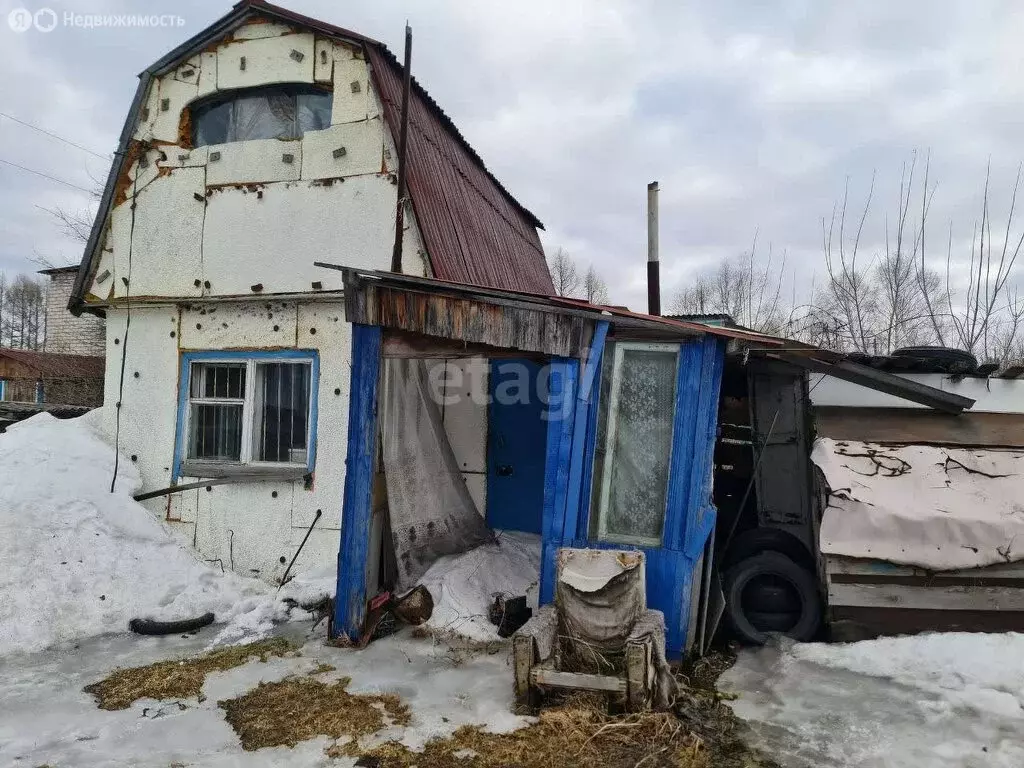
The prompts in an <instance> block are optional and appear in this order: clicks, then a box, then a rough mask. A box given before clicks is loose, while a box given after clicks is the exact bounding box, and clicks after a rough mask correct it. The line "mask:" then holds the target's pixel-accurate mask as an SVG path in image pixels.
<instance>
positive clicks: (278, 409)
mask: <svg viewBox="0 0 1024 768" xmlns="http://www.w3.org/2000/svg"><path fill="white" fill-rule="evenodd" d="M312 362H313V361H312V360H311V359H302V360H294V359H288V360H274V359H268V360H263V359H250V360H241V361H238V360H230V361H218V360H202V361H192V362H191V363H190V365H189V381H188V404H187V410H186V413H185V418H186V425H185V426H186V429H185V433H184V434H185V435H186V450H185V455H184V457H183V458H184V459H185V461H186V462H202V463H204V464H205V463H218V464H228V465H230V464H238V465H298V466H305V465H306V464H307V462H308V460H309V455H310V445H309V442H310V407H311V402H312V397H313V393H312Z"/></svg>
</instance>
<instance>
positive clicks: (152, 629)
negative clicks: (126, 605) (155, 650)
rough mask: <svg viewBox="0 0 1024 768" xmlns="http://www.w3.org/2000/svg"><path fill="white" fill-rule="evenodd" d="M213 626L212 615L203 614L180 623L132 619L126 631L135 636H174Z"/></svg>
mask: <svg viewBox="0 0 1024 768" xmlns="http://www.w3.org/2000/svg"><path fill="white" fill-rule="evenodd" d="M210 624H213V614H212V613H204V614H203V615H202V616H197V617H196V618H194V619H182V620H181V621H157V620H155V619H132V620H131V621H129V622H128V629H130V630H131V631H132V632H134V633H135V634H137V635H176V634H178V633H182V632H195V631H196V630H198V629H202V628H203V627H206V626H209V625H210Z"/></svg>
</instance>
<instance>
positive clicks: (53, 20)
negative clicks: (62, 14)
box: [33, 8, 57, 32]
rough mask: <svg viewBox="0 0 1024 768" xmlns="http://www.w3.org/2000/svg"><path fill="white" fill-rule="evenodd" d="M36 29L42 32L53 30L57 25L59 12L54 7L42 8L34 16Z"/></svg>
mask: <svg viewBox="0 0 1024 768" xmlns="http://www.w3.org/2000/svg"><path fill="white" fill-rule="evenodd" d="M33 21H34V22H35V25H36V29H38V30H39V31H40V32H53V28H54V27H56V26H57V14H56V12H54V10H53V9H52V8H40V9H39V10H38V11H36V15H35V16H34V17H33Z"/></svg>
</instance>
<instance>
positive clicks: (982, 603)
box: [828, 583, 1024, 612]
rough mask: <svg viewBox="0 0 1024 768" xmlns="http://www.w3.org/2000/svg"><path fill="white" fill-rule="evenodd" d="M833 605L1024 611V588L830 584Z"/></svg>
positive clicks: (829, 598) (829, 594) (830, 601)
mask: <svg viewBox="0 0 1024 768" xmlns="http://www.w3.org/2000/svg"><path fill="white" fill-rule="evenodd" d="M828 602H829V605H832V606H849V607H853V608H908V609H919V610H932V611H967V610H988V611H1014V612H1017V611H1024V589H1020V588H1019V587H969V586H951V587H947V586H944V585H941V584H940V585H936V586H933V587H911V586H903V585H892V584H837V583H832V584H831V585H829V590H828Z"/></svg>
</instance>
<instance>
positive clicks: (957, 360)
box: [892, 347, 978, 371]
mask: <svg viewBox="0 0 1024 768" xmlns="http://www.w3.org/2000/svg"><path fill="white" fill-rule="evenodd" d="M892 356H893V357H912V358H914V359H915V360H927V361H929V362H935V363H946V364H949V363H954V364H956V365H957V366H962V367H963V368H964V369H966V370H967V371H973V370H974V369H975V368H977V367H978V358H976V357H975V356H974V355H972V354H971V353H970V352H968V351H967V350H965V349H954V348H953V347H902V348H900V349H897V350H896V351H895V352H893V353H892Z"/></svg>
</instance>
